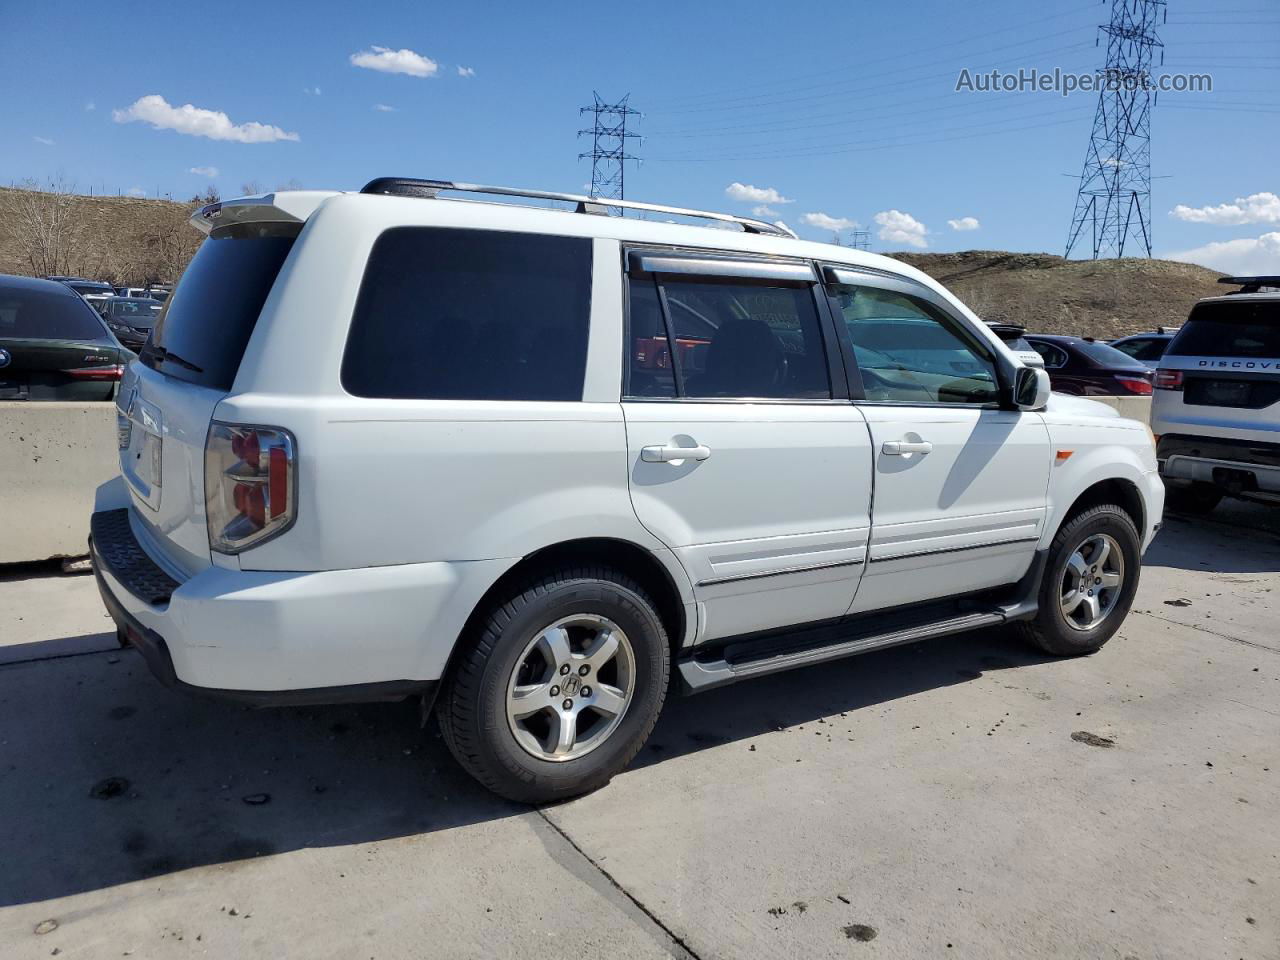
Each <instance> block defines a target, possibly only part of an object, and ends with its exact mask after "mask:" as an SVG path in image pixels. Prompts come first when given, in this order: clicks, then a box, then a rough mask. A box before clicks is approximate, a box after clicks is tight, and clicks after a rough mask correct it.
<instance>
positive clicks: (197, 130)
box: [111, 93, 299, 143]
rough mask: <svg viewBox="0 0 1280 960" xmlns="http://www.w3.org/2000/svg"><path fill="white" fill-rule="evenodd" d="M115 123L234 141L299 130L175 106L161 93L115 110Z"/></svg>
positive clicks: (281, 136) (287, 136) (286, 136)
mask: <svg viewBox="0 0 1280 960" xmlns="http://www.w3.org/2000/svg"><path fill="white" fill-rule="evenodd" d="M111 118H112V119H113V120H115V122H116V123H132V122H133V121H135V120H141V121H142V122H144V123H149V124H151V126H152V127H154V128H155V129H157V130H174V131H177V132H178V133H184V134H186V135H187V136H191V137H208V138H209V139H210V140H235V141H236V142H238V143H273V142H274V141H276V140H297V139H299V137H298V135H297V134H296V133H288V132H286V131H284V130H281V129H280V128H279V127H275V126H272V125H271V124H269V123H258V122H256V121H250V122H248V123H232V122H231V118H230V117H228V116H227V115H226V114H225V113H223V112H222V111H221V110H205V109H204V108H203V107H195V106H192V105H191V104H189V103H187V104H184V105H182V106H181V107H175V106H172V105H171V104H169V103H168V102H166V101H165V99H164V97H162V96H160V95H159V94H155V93H153V94H150V95H148V96H145V97H139V98H138V99H137V100H136V101H134V103H133V105H132V106H130V107H128V108H127V109H125V110H112V111H111Z"/></svg>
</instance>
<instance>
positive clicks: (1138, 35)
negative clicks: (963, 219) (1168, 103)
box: [1066, 0, 1167, 260]
mask: <svg viewBox="0 0 1280 960" xmlns="http://www.w3.org/2000/svg"><path fill="white" fill-rule="evenodd" d="M1166 16H1167V8H1166V0H1111V22H1110V23H1108V24H1104V25H1101V26H1099V27H1098V29H1099V31H1101V33H1103V34H1106V36H1107V65H1106V68H1105V72H1104V74H1103V77H1104V85H1103V88H1102V90H1101V91H1099V93H1098V106H1097V109H1096V110H1095V112H1094V116H1093V133H1092V135H1091V136H1090V138H1089V150H1088V152H1087V153H1086V154H1085V158H1084V170H1083V172H1082V173H1081V174H1080V188H1079V192H1078V193H1077V194H1076V209H1075V215H1074V216H1073V217H1072V218H1071V230H1070V231H1069V232H1068V234H1067V253H1066V255H1067V256H1068V257H1070V256H1071V251H1072V250H1073V249H1074V248H1075V246H1076V244H1077V242H1080V241H1081V235H1082V234H1083V235H1084V242H1085V243H1087V244H1089V246H1090V249H1091V253H1092V258H1093V259H1094V260H1097V259H1099V258H1109V257H1123V256H1124V254H1125V246H1126V244H1127V243H1129V242H1131V241H1132V242H1134V243H1137V244H1139V245H1140V246H1141V247H1142V250H1143V252H1144V253H1145V255H1146V256H1148V257H1149V256H1151V108H1152V107H1153V106H1154V105H1155V101H1156V97H1157V96H1158V94H1157V93H1156V92H1154V89H1153V88H1154V82H1153V80H1152V78H1151V66H1152V60H1153V59H1154V56H1155V50H1156V48H1160V50H1161V54H1160V62H1161V64H1163V63H1164V49H1163V48H1164V45H1163V44H1162V43H1161V42H1160V38H1159V37H1157V36H1156V27H1157V26H1158V24H1157V20H1159V21H1161V22H1163V20H1164V18H1165V17H1166ZM1100 36H1101V34H1100ZM1086 227H1087V228H1088V229H1087V231H1086Z"/></svg>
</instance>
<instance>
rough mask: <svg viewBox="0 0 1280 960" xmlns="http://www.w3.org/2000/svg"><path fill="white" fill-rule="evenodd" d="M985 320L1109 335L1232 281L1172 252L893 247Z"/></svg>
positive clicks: (1165, 317) (1167, 320) (1175, 321)
mask: <svg viewBox="0 0 1280 960" xmlns="http://www.w3.org/2000/svg"><path fill="white" fill-rule="evenodd" d="M890 256H892V257H893V258H894V259H895V260H901V261H902V262H904V263H909V264H911V266H913V267H916V268H918V269H920V270H923V271H924V272H925V273H927V274H929V276H931V277H933V278H935V279H936V280H938V281H939V282H941V283H944V284H946V285H947V287H949V288H950V289H951V290H952V291H953V292H954V293H955V294H956V296H958V297H959V298H960V299H961V300H963V301H964V302H965V303H966V304H968V305H969V307H970V308H971V309H973V311H974V312H975V313H977V314H978V315H979V316H980V317H982V318H983V319H986V320H1002V321H1008V322H1013V323H1020V324H1022V325H1024V326H1025V327H1026V328H1027V329H1028V330H1033V331H1036V332H1039V333H1069V334H1075V335H1077V336H1093V337H1098V338H1099V339H1110V338H1113V337H1120V336H1124V335H1125V334H1127V333H1139V332H1141V331H1144V330H1154V329H1155V328H1156V327H1157V326H1178V325H1179V324H1181V323H1182V321H1183V320H1184V319H1186V316H1187V311H1188V310H1189V309H1190V307H1191V304H1192V303H1194V302H1195V301H1196V300H1197V299H1199V298H1200V297H1206V296H1212V295H1214V294H1220V293H1223V292H1224V291H1225V290H1227V289H1230V288H1227V287H1223V286H1221V285H1219V284H1218V283H1217V279H1218V277H1220V276H1222V274H1220V273H1218V272H1217V271H1216V270H1209V269H1207V268H1205V267H1198V266H1195V265H1194V264H1189V263H1175V262H1174V261H1172V260H1142V259H1138V258H1136V257H1126V258H1125V259H1123V260H1064V259H1063V258H1062V257H1055V256H1053V255H1051V254H1048V253H1005V252H1003V251H999V250H968V251H965V252H963V253H893V254H890Z"/></svg>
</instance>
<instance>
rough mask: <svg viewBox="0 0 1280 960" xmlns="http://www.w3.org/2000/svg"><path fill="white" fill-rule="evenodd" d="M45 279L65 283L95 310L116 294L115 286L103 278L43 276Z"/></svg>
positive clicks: (99, 308)
mask: <svg viewBox="0 0 1280 960" xmlns="http://www.w3.org/2000/svg"><path fill="white" fill-rule="evenodd" d="M45 279H46V280H56V281H57V282H58V283H65V284H66V285H67V286H68V287H70V288H71V289H72V290H74V291H75V292H76V293H78V294H80V296H82V297H84V298H85V300H87V301H88V302H89V303H90V305H92V306H93V307H94V309H96V310H101V309H102V304H103V303H104V302H106V301H107V300H108V299H110V298H111V297H114V296H115V295H116V290H115V287H113V286H111V284H109V283H107V282H106V281H105V280H86V279H85V278H84V277H54V276H50V277H45Z"/></svg>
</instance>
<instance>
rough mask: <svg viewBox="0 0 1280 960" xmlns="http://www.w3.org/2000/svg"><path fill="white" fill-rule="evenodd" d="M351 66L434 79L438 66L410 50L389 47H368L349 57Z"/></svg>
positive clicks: (428, 58)
mask: <svg viewBox="0 0 1280 960" xmlns="http://www.w3.org/2000/svg"><path fill="white" fill-rule="evenodd" d="M350 59H351V64H352V66H356V67H364V68H365V69H366V70H378V71H381V72H382V73H405V74H408V75H409V76H411V77H434V76H435V75H436V73H437V71H439V69H440V64H438V63H436V62H435V61H434V60H432V59H431V58H430V57H424V56H423V55H422V54H420V53H414V52H413V51H412V50H408V49H405V50H392V49H391V48H390V47H370V48H369V49H368V50H361V51H360V52H359V53H353V54H352V55H351V58H350Z"/></svg>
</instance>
